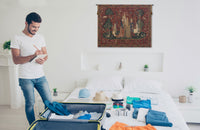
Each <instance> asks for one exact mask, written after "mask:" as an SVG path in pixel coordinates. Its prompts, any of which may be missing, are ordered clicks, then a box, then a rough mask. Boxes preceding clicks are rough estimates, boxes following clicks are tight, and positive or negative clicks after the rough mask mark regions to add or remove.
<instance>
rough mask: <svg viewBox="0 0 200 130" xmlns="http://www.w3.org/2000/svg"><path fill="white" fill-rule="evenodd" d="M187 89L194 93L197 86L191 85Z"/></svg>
mask: <svg viewBox="0 0 200 130" xmlns="http://www.w3.org/2000/svg"><path fill="white" fill-rule="evenodd" d="M187 89H188V91H189V92H190V93H193V92H194V91H195V88H194V87H193V86H189V87H188V88H187Z"/></svg>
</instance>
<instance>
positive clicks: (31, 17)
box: [26, 12, 42, 24]
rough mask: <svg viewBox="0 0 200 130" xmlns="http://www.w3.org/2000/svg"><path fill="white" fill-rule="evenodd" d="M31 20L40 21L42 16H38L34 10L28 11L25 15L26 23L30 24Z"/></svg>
mask: <svg viewBox="0 0 200 130" xmlns="http://www.w3.org/2000/svg"><path fill="white" fill-rule="evenodd" d="M32 21H34V22H37V23H41V22H42V18H41V17H40V15H39V14H37V13H35V12H32V13H30V14H28V15H27V16H26V22H27V23H28V24H31V23H32Z"/></svg>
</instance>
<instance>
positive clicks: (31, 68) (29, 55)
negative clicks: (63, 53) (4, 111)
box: [11, 12, 52, 124]
mask: <svg viewBox="0 0 200 130" xmlns="http://www.w3.org/2000/svg"><path fill="white" fill-rule="evenodd" d="M41 22H42V19H41V17H40V15H39V14H37V13H35V12H32V13H30V14H28V15H27V16H26V22H25V28H24V30H23V31H22V32H21V33H20V34H19V35H16V36H15V37H14V39H13V40H12V41H11V49H12V57H13V61H14V63H15V64H19V70H18V71H19V86H20V87H21V89H22V91H23V94H24V98H25V112H26V117H27V120H28V122H29V124H31V123H32V122H33V121H34V120H35V115H34V103H35V96H34V88H35V89H36V90H37V91H38V93H39V94H40V96H41V98H42V100H43V102H44V101H45V100H48V101H50V102H52V97H51V93H50V90H49V85H48V82H47V80H46V78H45V76H44V71H43V64H44V62H45V61H46V60H47V58H48V57H47V56H46V57H44V58H36V59H34V58H35V57H37V56H38V55H41V54H47V50H46V47H45V40H44V38H43V37H42V36H41V35H39V34H37V33H36V32H37V31H38V30H39V28H40V23H41ZM33 59H34V60H33ZM32 60H33V61H32Z"/></svg>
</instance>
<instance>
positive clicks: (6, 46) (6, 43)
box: [3, 40, 11, 50]
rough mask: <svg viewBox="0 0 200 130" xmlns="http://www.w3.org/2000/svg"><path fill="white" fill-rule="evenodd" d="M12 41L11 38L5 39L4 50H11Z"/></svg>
mask: <svg viewBox="0 0 200 130" xmlns="http://www.w3.org/2000/svg"><path fill="white" fill-rule="evenodd" d="M10 43H11V40H9V41H5V42H4V44H3V49H4V50H5V49H8V50H10Z"/></svg>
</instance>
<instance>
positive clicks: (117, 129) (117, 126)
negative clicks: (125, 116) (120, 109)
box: [109, 122, 156, 130]
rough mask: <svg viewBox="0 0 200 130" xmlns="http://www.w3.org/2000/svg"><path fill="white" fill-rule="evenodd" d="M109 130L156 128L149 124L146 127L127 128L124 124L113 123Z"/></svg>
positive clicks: (154, 129) (148, 129)
mask: <svg viewBox="0 0 200 130" xmlns="http://www.w3.org/2000/svg"><path fill="white" fill-rule="evenodd" d="M109 130H156V128H155V127H153V126H152V125H150V124H148V125H146V126H128V125H127V124H125V123H121V122H115V124H113V125H112V126H111V127H110V129H109Z"/></svg>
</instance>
